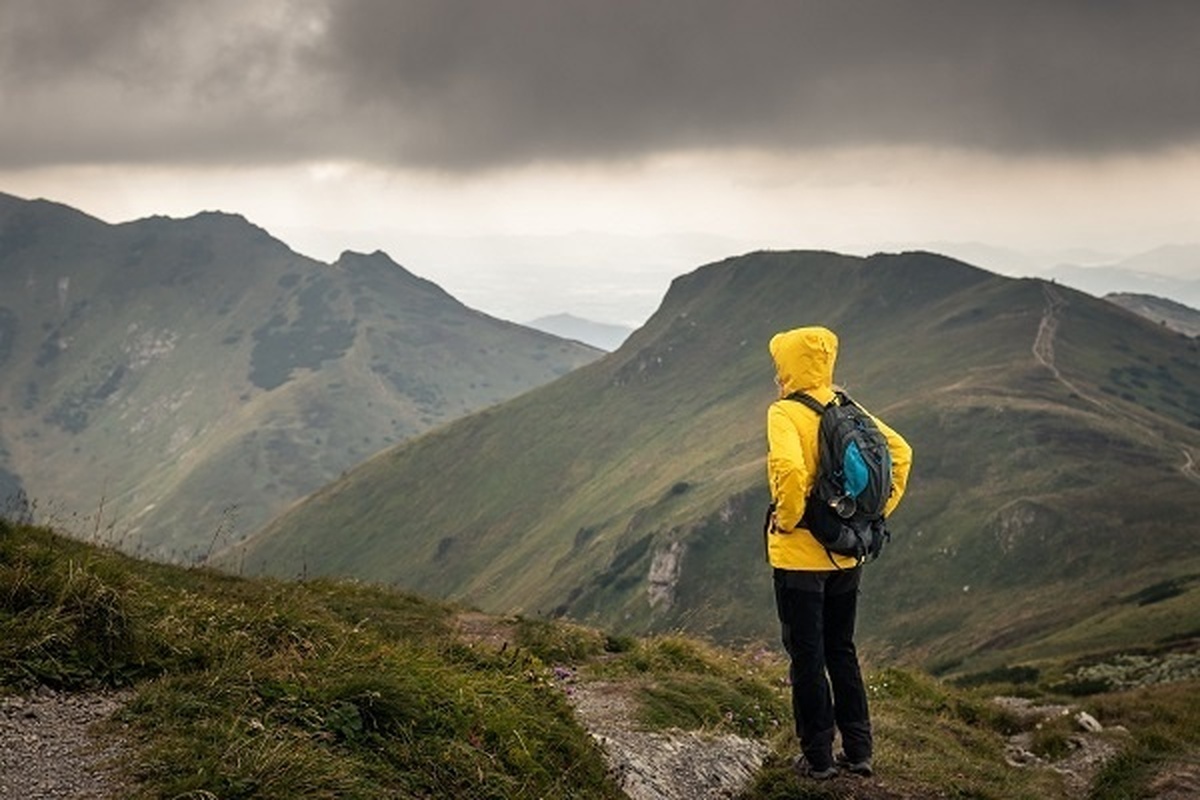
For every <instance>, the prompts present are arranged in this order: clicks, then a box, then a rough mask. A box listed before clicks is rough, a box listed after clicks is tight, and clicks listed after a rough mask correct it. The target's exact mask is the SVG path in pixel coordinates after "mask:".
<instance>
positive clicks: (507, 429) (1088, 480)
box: [224, 253, 1200, 669]
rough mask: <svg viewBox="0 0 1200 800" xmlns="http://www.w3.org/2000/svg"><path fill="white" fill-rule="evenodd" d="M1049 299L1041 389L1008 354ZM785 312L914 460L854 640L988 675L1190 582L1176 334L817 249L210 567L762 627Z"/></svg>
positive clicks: (723, 629) (738, 628) (730, 272)
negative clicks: (766, 455) (836, 352)
mask: <svg viewBox="0 0 1200 800" xmlns="http://www.w3.org/2000/svg"><path fill="white" fill-rule="evenodd" d="M1049 291H1053V292H1054V297H1056V298H1057V300H1056V301H1055V302H1054V303H1052V302H1051V294H1049V293H1048V292H1049ZM781 297H782V298H787V301H786V302H781V301H780V298H781ZM1064 301H1065V302H1064ZM1052 307H1053V309H1054V311H1055V321H1056V326H1055V328H1054V333H1055V336H1054V340H1053V343H1054V349H1053V353H1052V355H1053V357H1054V366H1055V367H1056V369H1058V370H1059V376H1060V377H1061V380H1060V379H1059V378H1056V377H1055V374H1054V373H1053V372H1052V371H1051V370H1050V369H1049V368H1047V366H1045V365H1043V364H1040V363H1039V362H1038V361H1037V360H1036V359H1035V357H1034V352H1033V346H1034V343H1035V341H1036V340H1037V338H1038V335H1039V330H1040V328H1041V326H1042V323H1043V319H1044V317H1045V315H1046V313H1047V310H1048V309H1050V308H1052ZM811 323H824V324H827V325H830V326H831V327H833V328H834V329H835V330H837V331H838V332H839V334H840V335H841V339H842V357H841V359H840V362H839V363H840V371H839V377H840V378H841V379H842V380H843V381H844V382H846V383H847V384H848V387H849V389H850V390H851V392H852V393H853V394H855V395H856V396H857V397H858V398H859V399H860V400H861V401H862V402H864V403H865V404H866V405H867V406H868V407H869V408H871V409H873V410H875V411H877V412H878V413H880V414H882V415H883V416H885V417H886V418H887V419H888V420H889V421H890V422H892V423H893V424H894V425H895V427H897V428H898V429H899V430H901V431H903V432H904V433H905V435H906V436H907V437H908V438H909V440H910V442H911V443H912V444H913V446H914V448H915V450H916V453H917V471H916V473H915V474H914V476H913V479H912V483H911V487H910V492H911V494H910V495H909V498H908V499H907V500H906V502H905V504H904V505H903V507H902V508H901V510H900V512H899V513H898V514H897V515H896V517H895V519H894V520H893V523H894V524H893V528H894V531H895V533H896V539H895V541H894V543H893V545H892V546H891V548H890V549H889V551H888V552H887V554H886V555H885V558H884V559H883V560H881V561H880V562H879V563H878V564H876V565H872V567H871V575H870V577H869V578H868V582H867V586H866V588H865V595H866V597H867V603H868V605H867V606H866V608H868V609H869V611H868V612H867V613H864V616H863V621H862V625H863V628H864V633H865V634H866V641H867V643H868V646H869V649H873V650H875V651H878V652H880V653H884V652H887V653H891V654H893V655H897V654H899V655H903V656H904V657H906V658H910V659H916V660H923V661H925V662H926V663H928V664H931V665H935V666H938V667H939V668H941V669H983V668H988V667H990V666H991V665H992V664H993V663H994V662H996V661H999V662H1003V661H1005V660H1006V659H1009V658H1010V657H1011V655H1012V654H1011V653H1009V652H1008V651H1010V650H1014V648H1018V647H1025V648H1028V647H1031V646H1032V643H1034V642H1036V641H1037V640H1039V639H1041V638H1044V637H1049V638H1052V637H1053V634H1054V632H1056V631H1058V630H1061V629H1063V628H1064V627H1068V626H1074V625H1083V624H1086V622H1087V620H1089V619H1093V618H1094V620H1099V619H1102V618H1104V617H1105V616H1106V615H1108V614H1109V611H1110V609H1111V601H1112V598H1114V597H1118V596H1121V595H1125V594H1130V593H1132V592H1135V591H1137V590H1138V589H1140V588H1142V587H1145V586H1148V585H1151V584H1153V583H1156V582H1159V581H1162V580H1165V579H1169V578H1171V577H1172V576H1177V575H1181V574H1188V573H1191V572H1196V571H1198V569H1200V561H1197V557H1196V556H1186V555H1185V556H1183V557H1181V556H1180V554H1181V553H1185V552H1189V551H1187V550H1186V548H1184V547H1183V543H1184V542H1186V541H1187V540H1188V536H1189V535H1190V532H1192V531H1193V530H1194V528H1193V525H1194V522H1193V521H1194V519H1195V514H1196V512H1197V510H1198V504H1200V499H1198V498H1200V494H1198V493H1197V492H1196V483H1195V481H1194V480H1193V479H1189V478H1188V477H1187V476H1185V475H1184V474H1183V473H1182V472H1181V471H1180V469H1179V466H1180V464H1182V462H1183V459H1184V453H1183V449H1184V448H1189V449H1190V450H1191V451H1193V452H1194V453H1195V454H1196V457H1198V458H1200V434H1198V433H1197V427H1196V426H1197V425H1198V424H1200V418H1198V417H1197V409H1200V404H1198V403H1197V397H1200V366H1198V365H1200V360H1198V359H1197V358H1196V356H1195V352H1196V345H1195V343H1191V342H1188V341H1187V340H1184V339H1182V338H1180V337H1177V336H1173V335H1170V334H1168V333H1165V332H1164V331H1162V330H1161V329H1159V328H1158V327H1156V326H1153V325H1151V324H1147V323H1144V322H1143V321H1141V320H1138V319H1136V318H1134V317H1132V316H1130V315H1127V314H1124V313H1120V312H1118V311H1117V310H1115V309H1112V308H1111V307H1110V306H1109V304H1107V303H1104V302H1102V301H1099V300H1096V299H1094V298H1090V297H1087V296H1085V295H1082V294H1079V293H1076V292H1072V291H1070V290H1067V289H1063V288H1055V287H1050V286H1049V285H1047V284H1044V283H1043V282H1040V281H1031V280H1023V281H1017V280H1010V279H1006V278H1001V277H998V276H994V275H990V274H988V273H985V272H983V271H980V270H975V269H973V268H970V267H968V266H966V265H963V264H960V263H957V262H953V261H950V260H947V259H942V258H939V257H936V256H930V255H928V254H907V255H902V256H893V257H887V256H880V257H875V258H871V259H865V260H863V259H854V258H847V257H841V256H836V255H833V254H827V253H763V254H753V255H751V256H747V257H743V258H739V259H731V260H729V261H727V262H722V263H720V264H715V265H710V266H708V267H704V268H701V269H699V270H697V271H696V272H694V273H692V274H690V275H687V276H684V277H682V278H680V279H678V280H677V281H676V282H675V284H674V285H673V286H672V290H671V291H670V292H669V293H668V295H667V297H666V299H665V301H664V303H663V306H662V308H661V309H660V310H659V311H658V313H656V315H655V316H654V317H653V318H652V319H651V320H650V321H649V322H648V323H647V325H646V326H645V327H644V328H643V329H641V330H639V331H638V332H636V333H635V334H634V335H633V336H632V337H631V338H630V340H629V341H628V342H627V343H626V344H625V345H624V346H623V347H622V348H621V349H620V350H619V351H618V352H616V353H614V354H612V355H610V356H609V357H607V358H605V359H603V360H602V361H600V362H597V363H595V364H592V365H590V366H588V367H587V368H584V369H581V370H579V371H577V372H576V373H573V374H571V375H569V376H567V377H565V378H563V379H562V380H559V381H557V382H555V383H554V384H551V385H549V386H547V387H543V388H542V389H540V390H537V391H536V392H532V393H530V394H528V395H525V396H523V397H521V398H518V399H516V400H514V401H511V402H509V403H507V404H505V405H503V406H500V407H497V408H495V409H492V410H489V411H488V412H485V413H483V414H480V415H475V416H472V417H470V418H467V419H465V420H463V421H461V422H459V423H456V424H454V425H451V426H449V427H447V428H443V429H441V430H439V431H436V432H434V433H432V434H430V435H427V436H425V437H422V438H421V439H419V440H417V441H414V442H412V443H409V444H407V445H405V446H402V447H400V448H397V449H394V450H391V451H388V452H385V453H382V454H380V455H379V456H377V457H376V458H374V459H373V460H372V461H371V462H369V463H367V464H366V465H364V466H363V467H362V468H360V469H358V470H355V471H354V472H352V473H351V474H350V475H348V476H347V477H346V478H345V479H344V480H342V481H339V482H336V483H334V484H332V485H331V486H329V487H326V488H325V489H323V490H322V491H320V492H318V493H317V494H315V495H313V496H312V497H311V498H309V499H308V500H307V501H305V502H304V503H302V504H300V505H299V506H297V507H296V508H294V509H293V510H292V511H291V512H290V513H288V514H287V515H285V516H283V517H281V518H279V519H277V520H275V521H274V522H273V523H272V525H271V526H269V527H268V528H267V529H266V530H265V531H264V532H262V534H261V535H259V536H257V537H255V539H254V540H253V541H252V542H251V547H250V548H249V549H248V550H247V551H245V552H237V553H231V554H229V556H228V558H227V559H226V560H225V562H224V563H225V565H226V566H228V567H230V568H233V569H239V570H244V571H246V572H249V573H256V572H259V571H269V572H272V573H274V574H281V575H293V574H300V573H301V572H308V573H310V574H312V573H318V574H324V573H328V574H344V575H356V576H359V577H363V578H366V579H370V580H375V581H380V582H384V583H396V584H399V585H402V586H406V587H410V588H413V589H416V590H419V591H425V592H429V593H432V594H435V595H438V596H444V597H460V598H469V599H470V600H471V601H472V602H478V603H480V604H482V605H484V606H485V607H488V608H491V609H496V610H512V609H523V610H525V611H526V612H530V613H534V612H541V613H550V612H553V611H557V612H565V613H567V614H569V615H572V616H575V617H577V618H582V619H587V620H594V621H597V622H600V623H603V624H606V625H613V626H620V627H623V628H624V629H627V630H664V629H672V628H676V627H684V628H686V629H689V630H693V631H700V632H705V633H710V634H712V635H715V636H718V637H720V638H724V639H732V638H746V637H749V638H774V636H775V632H774V624H775V623H774V620H773V617H772V609H771V605H770V589H769V586H768V580H769V576H768V574H767V570H766V569H765V568H764V567H763V566H762V564H761V555H760V553H761V546H760V543H759V533H758V526H759V522H760V513H761V508H762V506H763V504H764V503H765V490H764V488H763V485H762V483H763V482H762V470H763V467H762V452H763V441H762V430H761V426H762V417H761V414H762V412H763V409H764V408H765V405H766V404H767V403H768V402H769V401H770V400H771V398H772V389H771V368H770V363H769V358H768V357H767V355H766V353H765V343H766V341H767V339H768V338H769V337H770V335H771V334H772V333H774V332H775V331H777V330H781V329H785V328H788V327H792V326H795V325H800V324H811ZM1043 355H1045V354H1043ZM1132 381H1138V382H1140V383H1142V384H1143V385H1145V386H1146V387H1149V388H1147V389H1146V390H1144V391H1143V390H1140V389H1139V390H1137V392H1138V393H1137V394H1134V393H1131V392H1130V391H1128V390H1127V389H1126V388H1125V387H1127V386H1130V385H1132V384H1131V382H1132ZM1113 487H1136V489H1135V490H1130V491H1120V492H1116V491H1113ZM672 548H675V549H674V550H673V549H672ZM673 552H674V553H675V554H676V555H678V560H679V571H678V574H677V576H675V577H676V580H675V582H674V584H673V587H672V588H673V592H674V594H673V598H674V603H673V605H671V606H670V607H669V608H668V607H666V605H665V604H662V605H659V606H657V607H653V606H651V604H650V603H649V602H648V600H647V596H648V595H647V583H648V581H647V578H648V575H649V573H650V572H651V571H652V570H653V567H654V565H655V564H657V565H658V566H659V567H660V572H662V569H661V568H662V567H663V565H664V564H668V563H669V562H670V560H671V555H672V553H673ZM666 571H667V572H668V573H669V570H666ZM668 577H670V576H668ZM1192 591H1195V590H1192ZM1128 611H1129V615H1128V625H1127V626H1122V627H1121V636H1117V637H1115V638H1114V639H1113V640H1112V641H1111V644H1112V645H1113V646H1121V645H1132V644H1136V643H1138V642H1139V641H1141V642H1144V641H1145V639H1146V638H1147V628H1146V627H1145V625H1144V623H1145V622H1147V621H1148V620H1149V617H1148V616H1147V615H1148V614H1149V613H1150V612H1151V609H1150V608H1149V607H1147V608H1140V607H1139V609H1132V610H1128ZM1188 625H1189V623H1187V622H1186V620H1182V619H1180V620H1176V621H1175V622H1174V623H1173V624H1172V625H1171V626H1170V627H1169V628H1168V629H1166V630H1159V631H1156V632H1155V634H1154V635H1155V636H1178V635H1182V634H1185V633H1187V632H1188V631H1187V628H1188ZM1014 652H1015V650H1014ZM1021 652H1022V653H1026V652H1028V653H1033V652H1036V649H1035V650H1023V651H1021Z"/></svg>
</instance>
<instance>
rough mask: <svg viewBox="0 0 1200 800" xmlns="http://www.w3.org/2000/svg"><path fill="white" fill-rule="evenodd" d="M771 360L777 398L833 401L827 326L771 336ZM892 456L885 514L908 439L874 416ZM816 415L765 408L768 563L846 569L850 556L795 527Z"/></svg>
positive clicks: (904, 471)
mask: <svg viewBox="0 0 1200 800" xmlns="http://www.w3.org/2000/svg"><path fill="white" fill-rule="evenodd" d="M769 347H770V351H771V358H772V359H774V361H775V372H776V378H777V380H778V382H779V387H780V391H779V396H780V398H783V397H786V396H787V395H789V394H791V393H793V392H807V393H808V394H810V395H812V396H813V397H814V398H816V399H817V400H818V401H820V402H821V403H828V402H829V401H830V400H832V399H833V366H834V362H835V361H836V360H837V348H838V339H837V336H836V335H835V334H834V332H833V331H831V330H829V329H827V328H821V327H811V328H796V329H794V330H790V331H785V332H783V333H779V334H776V335H775V336H773V337H772V338H771V343H770V345H769ZM871 418H872V419H874V420H875V423H876V424H877V425H878V426H879V430H880V432H881V433H883V435H884V436H885V437H886V438H887V442H888V450H889V451H890V453H891V456H892V491H891V495H890V496H889V497H888V501H887V506H886V508H885V513H887V514H891V513H892V511H893V510H894V509H895V508H896V506H897V505H898V504H899V502H900V498H901V496H902V495H903V494H904V487H905V486H906V485H907V483H908V472H909V468H910V467H911V466H912V448H911V447H909V446H908V442H906V441H904V439H903V438H902V437H901V436H900V434H898V433H896V432H895V431H894V430H892V429H891V428H889V427H888V426H887V425H885V424H884V423H883V422H881V421H880V420H879V419H877V418H876V417H875V416H874V415H872V417H871ZM819 424H820V418H819V417H818V416H817V415H816V414H815V413H813V411H812V409H810V408H809V407H808V406H806V405H804V404H803V403H798V402H795V401H792V400H782V399H780V400H776V401H775V402H774V403H772V404H771V406H770V408H769V409H768V410H767V447H768V451H767V481H768V485H769V486H770V489H771V499H772V500H773V501H774V502H775V517H774V521H773V523H772V525H771V529H770V531H769V535H768V536H767V557H768V559H769V560H770V562H771V566H773V567H775V568H777V569H790V570H828V569H834V565H833V564H831V563H830V558H831V557H832V558H833V560H834V562H835V563H836V564H837V566H838V567H840V568H843V569H849V568H851V567H853V566H854V565H855V560H854V558H852V557H850V556H831V554H830V553H828V552H827V551H826V550H825V548H824V547H823V546H822V545H821V543H820V542H818V541H817V540H816V539H815V538H814V537H813V535H812V534H811V533H809V532H808V531H807V530H806V529H804V528H797V527H796V526H797V525H798V524H799V522H800V520H801V518H802V517H803V516H804V505H805V501H806V500H807V498H808V494H809V492H810V491H812V488H813V484H814V482H815V481H816V476H817V428H818V426H819Z"/></svg>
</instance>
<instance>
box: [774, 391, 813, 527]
mask: <svg viewBox="0 0 1200 800" xmlns="http://www.w3.org/2000/svg"><path fill="white" fill-rule="evenodd" d="M814 461H815V459H814ZM767 478H768V480H769V482H770V488H771V499H772V500H774V501H775V519H776V520H777V522H778V526H779V530H781V531H790V530H792V529H793V528H795V527H796V526H797V525H798V524H799V523H800V519H801V518H802V517H803V516H804V505H805V500H806V498H807V497H808V493H809V491H810V490H811V488H812V482H813V474H812V468H811V467H810V465H809V460H808V459H806V458H805V453H804V447H803V444H802V442H801V439H800V431H799V430H798V429H797V428H796V425H795V423H794V422H792V420H791V419H790V418H789V417H788V415H787V414H786V413H785V412H784V410H783V409H782V408H780V407H779V404H778V403H772V404H771V407H770V408H769V409H768V410H767Z"/></svg>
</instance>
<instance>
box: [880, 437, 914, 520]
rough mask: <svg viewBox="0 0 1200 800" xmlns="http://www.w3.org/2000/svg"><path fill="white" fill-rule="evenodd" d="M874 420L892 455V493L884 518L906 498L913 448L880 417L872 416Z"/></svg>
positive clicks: (884, 509)
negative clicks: (901, 499)
mask: <svg viewBox="0 0 1200 800" xmlns="http://www.w3.org/2000/svg"><path fill="white" fill-rule="evenodd" d="M872 419H874V420H875V424H876V425H878V426H879V431H880V432H881V433H882V434H883V435H884V437H885V438H886V439H887V443H888V452H890V453H891V455H892V492H891V494H890V495H889V496H888V500H887V504H886V505H885V506H884V508H883V514H884V516H888V515H890V514H891V513H892V512H893V511H895V510H896V506H898V505H900V498H901V497H903V496H904V490H905V488H907V486H908V473H909V470H911V469H912V455H913V452H912V447H910V446H909V444H908V442H906V441H905V440H904V437H903V436H901V435H900V434H898V433H896V432H895V431H894V430H892V429H891V428H889V427H888V426H887V424H886V423H884V422H883V421H882V420H880V419H879V418H878V417H874V416H872Z"/></svg>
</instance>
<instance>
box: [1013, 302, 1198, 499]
mask: <svg viewBox="0 0 1200 800" xmlns="http://www.w3.org/2000/svg"><path fill="white" fill-rule="evenodd" d="M1042 292H1043V293H1044V294H1045V296H1046V310H1045V311H1044V312H1043V313H1042V320H1041V322H1040V323H1039V324H1038V331H1037V336H1036V337H1034V340H1033V357H1034V358H1035V359H1036V360H1037V362H1038V363H1039V364H1041V365H1042V366H1044V367H1045V368H1046V369H1048V370H1050V373H1051V374H1052V375H1053V376H1054V379H1055V380H1056V381H1058V382H1059V383H1061V384H1062V385H1063V386H1064V387H1065V388H1066V389H1067V391H1069V392H1071V393H1072V394H1074V395H1075V396H1077V397H1079V398H1080V399H1082V400H1084V401H1085V402H1087V403H1090V404H1091V405H1093V406H1095V407H1096V408H1098V409H1100V410H1101V411H1103V412H1104V413H1106V414H1107V415H1109V416H1113V417H1118V418H1120V419H1121V420H1122V421H1123V422H1125V423H1126V424H1128V425H1129V426H1131V427H1133V428H1136V429H1137V430H1139V431H1141V432H1142V433H1144V434H1145V435H1146V436H1147V437H1148V438H1150V439H1156V440H1158V441H1161V442H1163V443H1164V444H1166V445H1167V446H1169V447H1175V448H1177V449H1178V450H1179V452H1180V453H1181V454H1182V455H1183V463H1182V464H1180V465H1179V471H1180V472H1181V473H1182V474H1183V476H1184V477H1185V478H1187V479H1189V480H1191V481H1194V482H1196V483H1200V469H1198V468H1197V463H1196V456H1195V454H1194V453H1193V452H1192V450H1191V448H1189V447H1186V446H1183V445H1180V444H1179V443H1177V442H1174V443H1173V442H1171V441H1169V440H1168V438H1167V437H1166V436H1165V435H1164V434H1163V432H1162V431H1160V430H1158V429H1157V428H1155V427H1152V426H1150V425H1148V424H1147V423H1146V422H1145V421H1143V420H1142V419H1141V418H1140V417H1138V416H1136V415H1134V414H1132V413H1130V412H1129V411H1128V410H1127V409H1125V408H1123V407H1121V406H1119V405H1117V404H1114V403H1110V402H1109V401H1108V400H1106V399H1104V398H1102V397H1097V396H1096V395H1095V394H1092V393H1090V392H1087V391H1085V390H1083V389H1081V388H1080V387H1079V386H1078V385H1076V384H1074V383H1072V382H1071V381H1070V380H1069V379H1067V377H1066V376H1064V375H1063V374H1062V372H1061V371H1060V370H1059V368H1058V366H1057V364H1055V360H1054V339H1055V336H1056V334H1057V332H1058V322H1059V316H1058V314H1059V311H1061V310H1062V309H1063V308H1065V307H1066V306H1067V305H1069V303H1068V302H1067V301H1066V299H1064V298H1063V296H1062V295H1061V294H1059V292H1058V290H1057V289H1056V288H1055V287H1054V286H1053V285H1052V284H1049V283H1043V284H1042Z"/></svg>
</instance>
